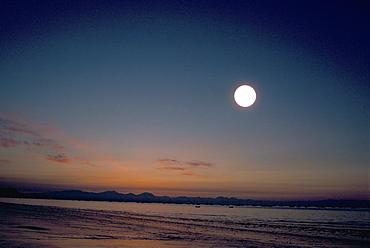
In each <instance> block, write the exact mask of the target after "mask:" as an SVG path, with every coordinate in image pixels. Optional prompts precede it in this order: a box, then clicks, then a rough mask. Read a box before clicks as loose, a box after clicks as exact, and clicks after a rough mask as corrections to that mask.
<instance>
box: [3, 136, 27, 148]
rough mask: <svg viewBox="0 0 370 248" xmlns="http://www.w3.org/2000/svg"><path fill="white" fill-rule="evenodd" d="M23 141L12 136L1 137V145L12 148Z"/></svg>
mask: <svg viewBox="0 0 370 248" xmlns="http://www.w3.org/2000/svg"><path fill="white" fill-rule="evenodd" d="M21 143H22V142H20V141H18V140H14V139H11V138H5V137H0V147H4V148H11V147H16V146H18V145H20V144H21Z"/></svg>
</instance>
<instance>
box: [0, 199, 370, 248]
mask: <svg viewBox="0 0 370 248" xmlns="http://www.w3.org/2000/svg"><path fill="white" fill-rule="evenodd" d="M0 216H1V219H0V247H257V248H260V247H369V246H370V230H369V229H355V228H327V227H320V226H298V225H283V224H281V225H280V224H268V223H266V224H261V223H236V222H230V221H208V220H200V219H188V218H168V217H160V216H147V215H137V214H133V213H125V212H119V211H98V210H83V209H72V208H60V207H49V206H34V205H23V204H11V203H1V202H0Z"/></svg>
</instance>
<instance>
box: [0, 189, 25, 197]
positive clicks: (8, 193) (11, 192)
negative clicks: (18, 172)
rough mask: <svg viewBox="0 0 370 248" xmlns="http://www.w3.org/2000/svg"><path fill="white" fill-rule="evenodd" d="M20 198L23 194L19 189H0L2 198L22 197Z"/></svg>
mask: <svg viewBox="0 0 370 248" xmlns="http://www.w3.org/2000/svg"><path fill="white" fill-rule="evenodd" d="M20 196H21V194H20V193H19V191H18V190H17V189H14V188H1V187H0V197H20Z"/></svg>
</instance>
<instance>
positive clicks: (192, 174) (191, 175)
mask: <svg viewBox="0 0 370 248" xmlns="http://www.w3.org/2000/svg"><path fill="white" fill-rule="evenodd" d="M181 175H183V176H189V177H206V176H203V175H198V174H195V173H192V172H187V173H182V174H181Z"/></svg>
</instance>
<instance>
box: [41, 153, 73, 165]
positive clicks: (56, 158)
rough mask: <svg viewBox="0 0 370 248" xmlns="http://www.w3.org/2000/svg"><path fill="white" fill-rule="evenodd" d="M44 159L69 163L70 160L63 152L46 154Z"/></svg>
mask: <svg viewBox="0 0 370 248" xmlns="http://www.w3.org/2000/svg"><path fill="white" fill-rule="evenodd" d="M46 159H47V160H49V161H52V162H57V163H62V164H69V162H70V160H69V158H68V157H66V156H65V155H64V154H58V155H47V156H46Z"/></svg>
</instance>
